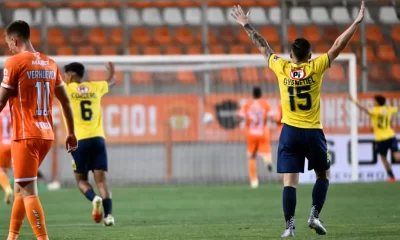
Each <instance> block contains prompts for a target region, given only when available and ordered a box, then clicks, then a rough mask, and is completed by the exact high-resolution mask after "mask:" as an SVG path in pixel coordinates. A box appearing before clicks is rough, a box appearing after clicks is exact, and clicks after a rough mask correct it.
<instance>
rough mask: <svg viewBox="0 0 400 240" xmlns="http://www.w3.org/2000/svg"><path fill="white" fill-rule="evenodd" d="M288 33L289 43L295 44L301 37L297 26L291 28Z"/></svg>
mask: <svg viewBox="0 0 400 240" xmlns="http://www.w3.org/2000/svg"><path fill="white" fill-rule="evenodd" d="M287 33H288V41H289V42H293V41H294V40H295V39H296V38H298V37H300V35H299V32H298V30H297V28H296V27H295V26H289V27H288V30H287Z"/></svg>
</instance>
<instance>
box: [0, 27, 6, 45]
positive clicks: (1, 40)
mask: <svg viewBox="0 0 400 240" xmlns="http://www.w3.org/2000/svg"><path fill="white" fill-rule="evenodd" d="M3 35H4V28H0V36H3ZM0 46H7V42H6V39H5V38H4V37H0Z"/></svg>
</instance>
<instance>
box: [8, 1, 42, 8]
mask: <svg viewBox="0 0 400 240" xmlns="http://www.w3.org/2000/svg"><path fill="white" fill-rule="evenodd" d="M4 7H6V8H40V7H41V3H40V1H27V2H16V1H12V0H11V1H5V2H4Z"/></svg>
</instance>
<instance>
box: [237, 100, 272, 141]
mask: <svg viewBox="0 0 400 240" xmlns="http://www.w3.org/2000/svg"><path fill="white" fill-rule="evenodd" d="M270 110H271V106H270V105H269V103H268V102H267V101H265V100H262V99H253V100H250V101H248V102H247V103H245V104H244V106H243V107H242V109H241V111H240V115H242V117H244V118H245V121H246V134H247V136H263V137H267V138H269V129H268V127H267V119H268V113H269V112H270Z"/></svg>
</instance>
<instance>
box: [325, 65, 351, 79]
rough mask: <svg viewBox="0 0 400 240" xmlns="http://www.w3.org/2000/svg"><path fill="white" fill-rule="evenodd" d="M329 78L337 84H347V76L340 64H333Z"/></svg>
mask: <svg viewBox="0 0 400 240" xmlns="http://www.w3.org/2000/svg"><path fill="white" fill-rule="evenodd" d="M326 75H327V78H328V79H330V80H332V81H335V82H346V81H347V78H346V74H345V72H344V69H343V67H342V66H341V65H340V64H333V65H332V66H331V67H330V69H329V70H328V71H327V74H326Z"/></svg>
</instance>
